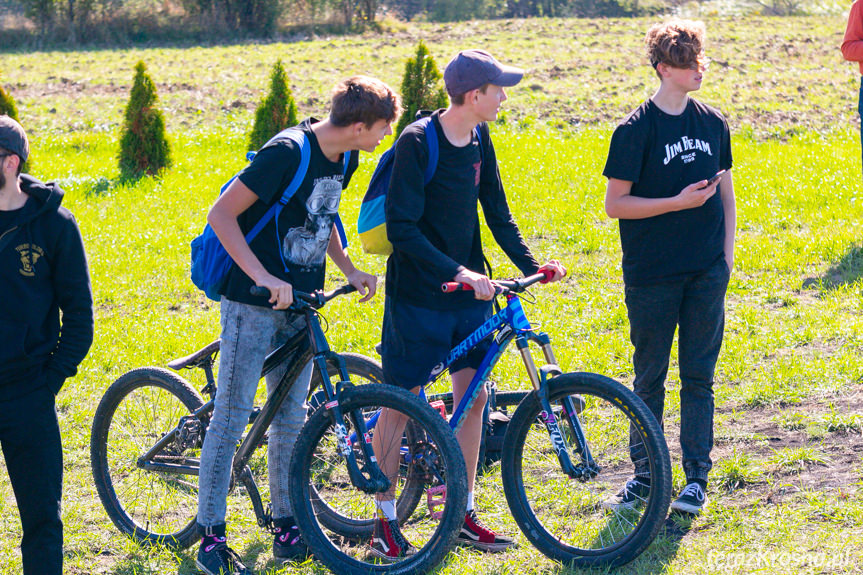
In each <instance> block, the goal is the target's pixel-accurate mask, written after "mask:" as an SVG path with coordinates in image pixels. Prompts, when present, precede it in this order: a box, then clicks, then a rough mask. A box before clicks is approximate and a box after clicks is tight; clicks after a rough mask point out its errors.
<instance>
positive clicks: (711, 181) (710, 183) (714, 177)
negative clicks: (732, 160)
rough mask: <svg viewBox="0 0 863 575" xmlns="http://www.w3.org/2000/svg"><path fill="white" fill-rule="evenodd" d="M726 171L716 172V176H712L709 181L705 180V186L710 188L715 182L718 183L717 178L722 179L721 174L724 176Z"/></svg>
mask: <svg viewBox="0 0 863 575" xmlns="http://www.w3.org/2000/svg"><path fill="white" fill-rule="evenodd" d="M726 171H727V170H719V171H718V172H716V174H714V175H713V177H712V178H710V179H709V180H707V185H708V186H712V185H713V184H715V183H716V182H718V181H719V178H721V177H722V174H724V173H725V172H726Z"/></svg>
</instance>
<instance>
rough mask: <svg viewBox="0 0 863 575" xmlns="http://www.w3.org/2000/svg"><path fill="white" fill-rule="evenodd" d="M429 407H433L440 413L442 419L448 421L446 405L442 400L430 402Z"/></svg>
mask: <svg viewBox="0 0 863 575" xmlns="http://www.w3.org/2000/svg"><path fill="white" fill-rule="evenodd" d="M429 405H430V406H432V409H436V410H437V412H438V413H440V415H441V417H443V418H444V419H446V404H445V403H444V402H443V401H441V400H440V399H436V400H434V401H430V402H429Z"/></svg>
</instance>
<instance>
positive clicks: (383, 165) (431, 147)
mask: <svg viewBox="0 0 863 575" xmlns="http://www.w3.org/2000/svg"><path fill="white" fill-rule="evenodd" d="M420 113H422V112H420ZM417 123H418V124H419V125H421V126H422V128H423V132H424V133H425V137H426V143H427V145H428V152H429V161H428V165H427V166H426V169H425V173H424V174H423V185H426V186H427V185H428V183H429V182H431V180H432V178H433V177H434V173H435V170H436V169H437V162H438V156H439V154H440V144H439V143H438V139H437V130H435V127H434V124H433V123H432V118H431V116H426V117H424V118H422V119H420V120H418V121H417ZM474 133H475V134H476V137H477V141H478V142H479V146H480V148H479V151H480V158H482V138H481V136H480V132H479V126H477V127H476V128H474ZM395 151H396V143H395V142H393V145H392V147H390V149H389V150H387V151H386V152H384V153H383V155H382V156H381V159H380V160H378V165H377V167H376V168H375V171H374V173H373V174H372V178H371V180H370V181H369V188H368V190H367V191H366V195H365V196H363V202H362V204H360V215H359V217H358V218H357V231H358V232H359V234H360V242H361V243H362V245H363V251H364V252H366V253H368V254H378V255H383V256H388V255H390V254H391V253H393V245H392V244H391V243H390V241H389V239H388V238H387V218H386V212H385V209H384V206H385V204H386V199H387V191H388V190H389V188H390V179H392V175H393V162H394V161H395Z"/></svg>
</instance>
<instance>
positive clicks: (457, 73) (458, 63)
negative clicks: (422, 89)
mask: <svg viewBox="0 0 863 575" xmlns="http://www.w3.org/2000/svg"><path fill="white" fill-rule="evenodd" d="M523 76H524V70H522V69H521V68H514V67H512V66H504V65H503V64H501V63H500V62H498V61H497V60H495V59H494V56H492V55H491V54H489V53H488V52H486V51H485V50H462V51H461V52H459V53H458V54H456V55H455V57H454V58H453V59H452V60H450V61H449V64H447V65H446V69H445V70H444V73H443V81H444V84H445V85H446V91H447V92H448V93H449V94H450V95H455V94H465V93H467V92H470V91H471V90H476V89H477V88H480V87H482V86H484V85H486V84H494V85H495V86H504V87H510V86H515V85H516V84H518V83H519V82H520V81H521V79H522V77H523Z"/></svg>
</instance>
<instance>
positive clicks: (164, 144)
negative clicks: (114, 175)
mask: <svg viewBox="0 0 863 575" xmlns="http://www.w3.org/2000/svg"><path fill="white" fill-rule="evenodd" d="M157 100H158V96H157V95H156V85H155V84H154V83H153V80H152V79H151V78H150V76H149V74H147V67H146V66H145V65H144V62H138V63H137V64H136V65H135V81H134V83H133V85H132V93H131V95H130V96H129V103H128V104H127V105H126V112H125V118H124V120H123V131H122V134H121V136H120V153H119V156H118V158H119V160H120V176H121V178H123V179H136V178H140V177H141V176H143V175H145V174H146V175H150V176H154V175H157V174H158V173H159V172H160V171H162V170H163V169H165V168H168V167H170V166H171V148H170V146H169V145H168V140H167V139H166V137H165V119H164V118H163V116H162V112H161V110H159V109H158V108H157V107H156V101H157Z"/></svg>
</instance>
